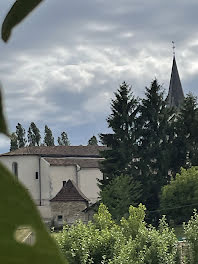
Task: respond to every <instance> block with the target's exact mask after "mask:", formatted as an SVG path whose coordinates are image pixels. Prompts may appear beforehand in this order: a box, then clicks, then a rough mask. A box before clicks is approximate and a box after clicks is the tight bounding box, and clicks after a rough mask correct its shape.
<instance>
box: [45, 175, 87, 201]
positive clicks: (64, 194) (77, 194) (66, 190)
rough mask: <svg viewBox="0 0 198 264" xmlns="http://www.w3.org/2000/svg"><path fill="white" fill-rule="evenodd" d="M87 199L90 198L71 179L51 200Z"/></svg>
mask: <svg viewBox="0 0 198 264" xmlns="http://www.w3.org/2000/svg"><path fill="white" fill-rule="evenodd" d="M70 201H85V202H88V201H89V199H88V198H87V197H86V196H85V195H84V194H83V193H82V192H81V190H80V189H79V188H78V187H77V185H76V184H75V183H74V182H73V181H72V180H71V179H69V180H68V181H67V182H66V183H65V184H64V185H63V186H62V188H61V189H60V191H59V192H58V193H57V194H56V195H55V197H54V198H52V199H51V200H50V202H70Z"/></svg>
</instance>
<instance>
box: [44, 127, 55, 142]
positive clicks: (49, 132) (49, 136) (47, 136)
mask: <svg viewBox="0 0 198 264" xmlns="http://www.w3.org/2000/svg"><path fill="white" fill-rule="evenodd" d="M44 145H45V146H54V137H53V135H52V130H51V129H50V128H49V127H48V126H47V125H45V135H44Z"/></svg>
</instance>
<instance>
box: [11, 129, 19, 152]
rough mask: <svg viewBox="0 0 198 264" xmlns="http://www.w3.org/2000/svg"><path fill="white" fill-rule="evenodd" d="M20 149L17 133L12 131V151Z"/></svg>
mask: <svg viewBox="0 0 198 264" xmlns="http://www.w3.org/2000/svg"><path fill="white" fill-rule="evenodd" d="M16 149H18V143H17V135H16V133H12V134H11V136H10V151H13V150H16Z"/></svg>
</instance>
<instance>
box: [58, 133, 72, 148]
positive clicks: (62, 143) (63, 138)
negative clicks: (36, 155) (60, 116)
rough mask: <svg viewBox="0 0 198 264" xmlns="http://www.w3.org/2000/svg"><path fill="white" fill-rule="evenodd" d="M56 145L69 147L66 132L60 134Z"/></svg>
mask: <svg viewBox="0 0 198 264" xmlns="http://www.w3.org/2000/svg"><path fill="white" fill-rule="evenodd" d="M58 145H59V146H69V145H70V142H69V139H68V136H67V133H66V132H62V133H61V137H58Z"/></svg>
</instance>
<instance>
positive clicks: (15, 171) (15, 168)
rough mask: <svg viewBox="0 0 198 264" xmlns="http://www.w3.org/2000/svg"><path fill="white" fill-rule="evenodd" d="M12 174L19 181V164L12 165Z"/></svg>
mask: <svg viewBox="0 0 198 264" xmlns="http://www.w3.org/2000/svg"><path fill="white" fill-rule="evenodd" d="M12 172H13V174H14V175H15V176H16V178H17V179H18V164H17V162H13V163H12Z"/></svg>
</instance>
